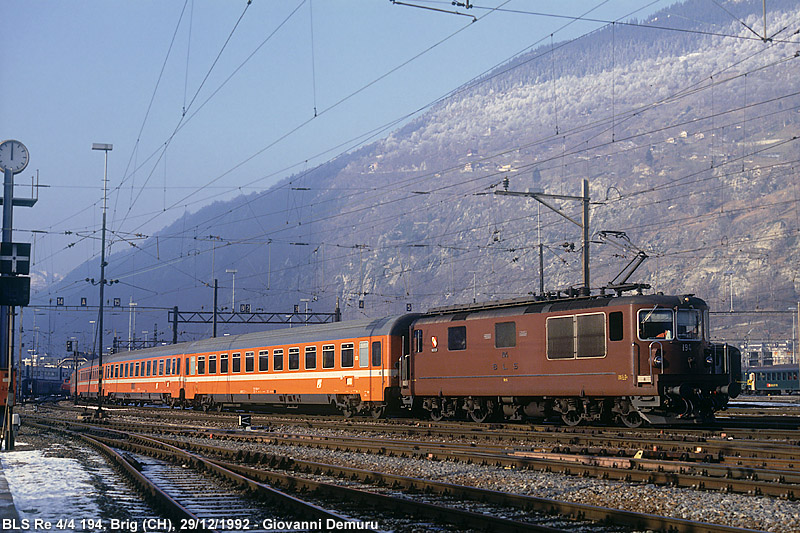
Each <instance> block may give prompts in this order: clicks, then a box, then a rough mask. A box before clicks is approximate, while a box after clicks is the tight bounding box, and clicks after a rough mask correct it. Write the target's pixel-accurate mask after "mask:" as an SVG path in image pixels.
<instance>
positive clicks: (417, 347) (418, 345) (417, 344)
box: [414, 329, 422, 353]
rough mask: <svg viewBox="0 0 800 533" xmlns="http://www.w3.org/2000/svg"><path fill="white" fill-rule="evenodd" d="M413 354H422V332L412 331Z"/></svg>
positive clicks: (418, 330)
mask: <svg viewBox="0 0 800 533" xmlns="http://www.w3.org/2000/svg"><path fill="white" fill-rule="evenodd" d="M414 353H422V330H421V329H415V330H414Z"/></svg>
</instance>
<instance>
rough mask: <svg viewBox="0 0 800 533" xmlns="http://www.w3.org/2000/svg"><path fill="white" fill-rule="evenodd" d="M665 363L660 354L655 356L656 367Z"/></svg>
mask: <svg viewBox="0 0 800 533" xmlns="http://www.w3.org/2000/svg"><path fill="white" fill-rule="evenodd" d="M663 363H664V358H663V357H662V356H661V354H660V353H657V354H656V355H654V356H653V364H654V365H655V366H661V365H662V364H663Z"/></svg>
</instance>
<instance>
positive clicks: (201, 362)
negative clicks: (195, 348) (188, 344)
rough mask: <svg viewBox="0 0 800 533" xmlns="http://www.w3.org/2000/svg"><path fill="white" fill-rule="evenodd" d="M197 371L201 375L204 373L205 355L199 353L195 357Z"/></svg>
mask: <svg viewBox="0 0 800 533" xmlns="http://www.w3.org/2000/svg"><path fill="white" fill-rule="evenodd" d="M197 373H198V374H199V375H201V376H202V375H203V374H205V373H206V356H205V355H201V356H199V357H198V358H197Z"/></svg>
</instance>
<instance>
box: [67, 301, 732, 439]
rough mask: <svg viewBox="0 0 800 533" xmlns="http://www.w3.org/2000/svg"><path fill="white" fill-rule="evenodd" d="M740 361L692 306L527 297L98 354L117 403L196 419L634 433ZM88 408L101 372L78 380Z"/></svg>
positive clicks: (701, 408) (726, 386)
mask: <svg viewBox="0 0 800 533" xmlns="http://www.w3.org/2000/svg"><path fill="white" fill-rule="evenodd" d="M740 360H741V356H740V353H739V351H738V350H737V349H736V348H734V347H732V346H728V345H714V344H711V343H710V342H709V313H708V306H707V305H706V303H705V302H704V301H703V300H701V299H699V298H695V297H693V296H692V295H688V296H681V297H678V296H664V295H634V296H606V295H602V296H591V297H577V298H561V299H543V298H526V299H516V300H507V301H501V302H490V303H485V304H472V305H465V306H458V307H448V308H438V309H432V310H430V311H429V312H427V313H425V314H406V315H402V316H396V317H390V318H382V319H377V320H359V321H352V322H339V323H333V324H324V325H312V326H306V327H300V328H290V329H281V330H273V331H266V332H260V333H250V334H244V335H235V336H228V337H217V338H212V339H206V340H202V341H196V342H186V343H181V344H174V345H168V346H161V347H156V348H149V349H145V350H138V351H131V352H122V353H117V354H114V355H111V356H108V357H106V358H104V361H103V367H104V368H103V380H102V383H103V394H104V396H105V401H107V402H116V403H144V402H158V403H164V404H168V405H172V406H181V407H195V408H203V409H210V408H216V409H222V408H225V407H248V408H253V407H257V406H258V407H268V408H276V407H279V408H297V407H310V406H329V407H333V408H336V409H338V410H339V411H340V412H341V413H343V414H344V415H345V416H352V415H353V414H356V413H360V414H371V415H372V416H374V417H380V416H383V415H384V413H385V412H387V410H388V411H389V412H392V413H402V412H405V413H406V414H409V413H410V414H413V415H416V416H427V417H430V418H432V419H434V420H440V419H443V418H469V419H472V420H474V421H477V422H481V421H486V420H497V419H502V418H504V417H505V418H507V419H512V420H514V419H516V420H519V419H523V418H537V419H542V418H544V419H547V418H559V419H561V421H563V423H565V424H568V425H575V424H578V423H581V422H583V421H587V422H614V421H616V422H620V423H622V424H625V425H627V426H631V427H636V426H639V425H641V424H642V423H643V422H644V421H647V422H650V423H652V424H665V423H679V422H703V421H707V420H709V419H711V418H713V414H714V412H715V411H717V410H719V409H723V408H725V406H726V405H727V403H728V399H729V398H733V397H736V396H737V395H738V393H739V392H740V388H741V387H740V382H741V368H740ZM78 372H79V373H78V387H77V390H78V395H79V396H80V397H82V398H84V399H90V398H96V397H97V390H98V377H99V372H100V370H99V368H98V367H97V365H96V363H95V364H87V365H84V366H83V367H80V368H79V371H78Z"/></svg>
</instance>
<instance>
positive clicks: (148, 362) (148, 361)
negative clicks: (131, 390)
mask: <svg viewBox="0 0 800 533" xmlns="http://www.w3.org/2000/svg"><path fill="white" fill-rule="evenodd" d="M152 364H153V362H152V361H151V360H149V359H148V360H147V368H146V370H147V373H145V376H146V377H150V365H152Z"/></svg>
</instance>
